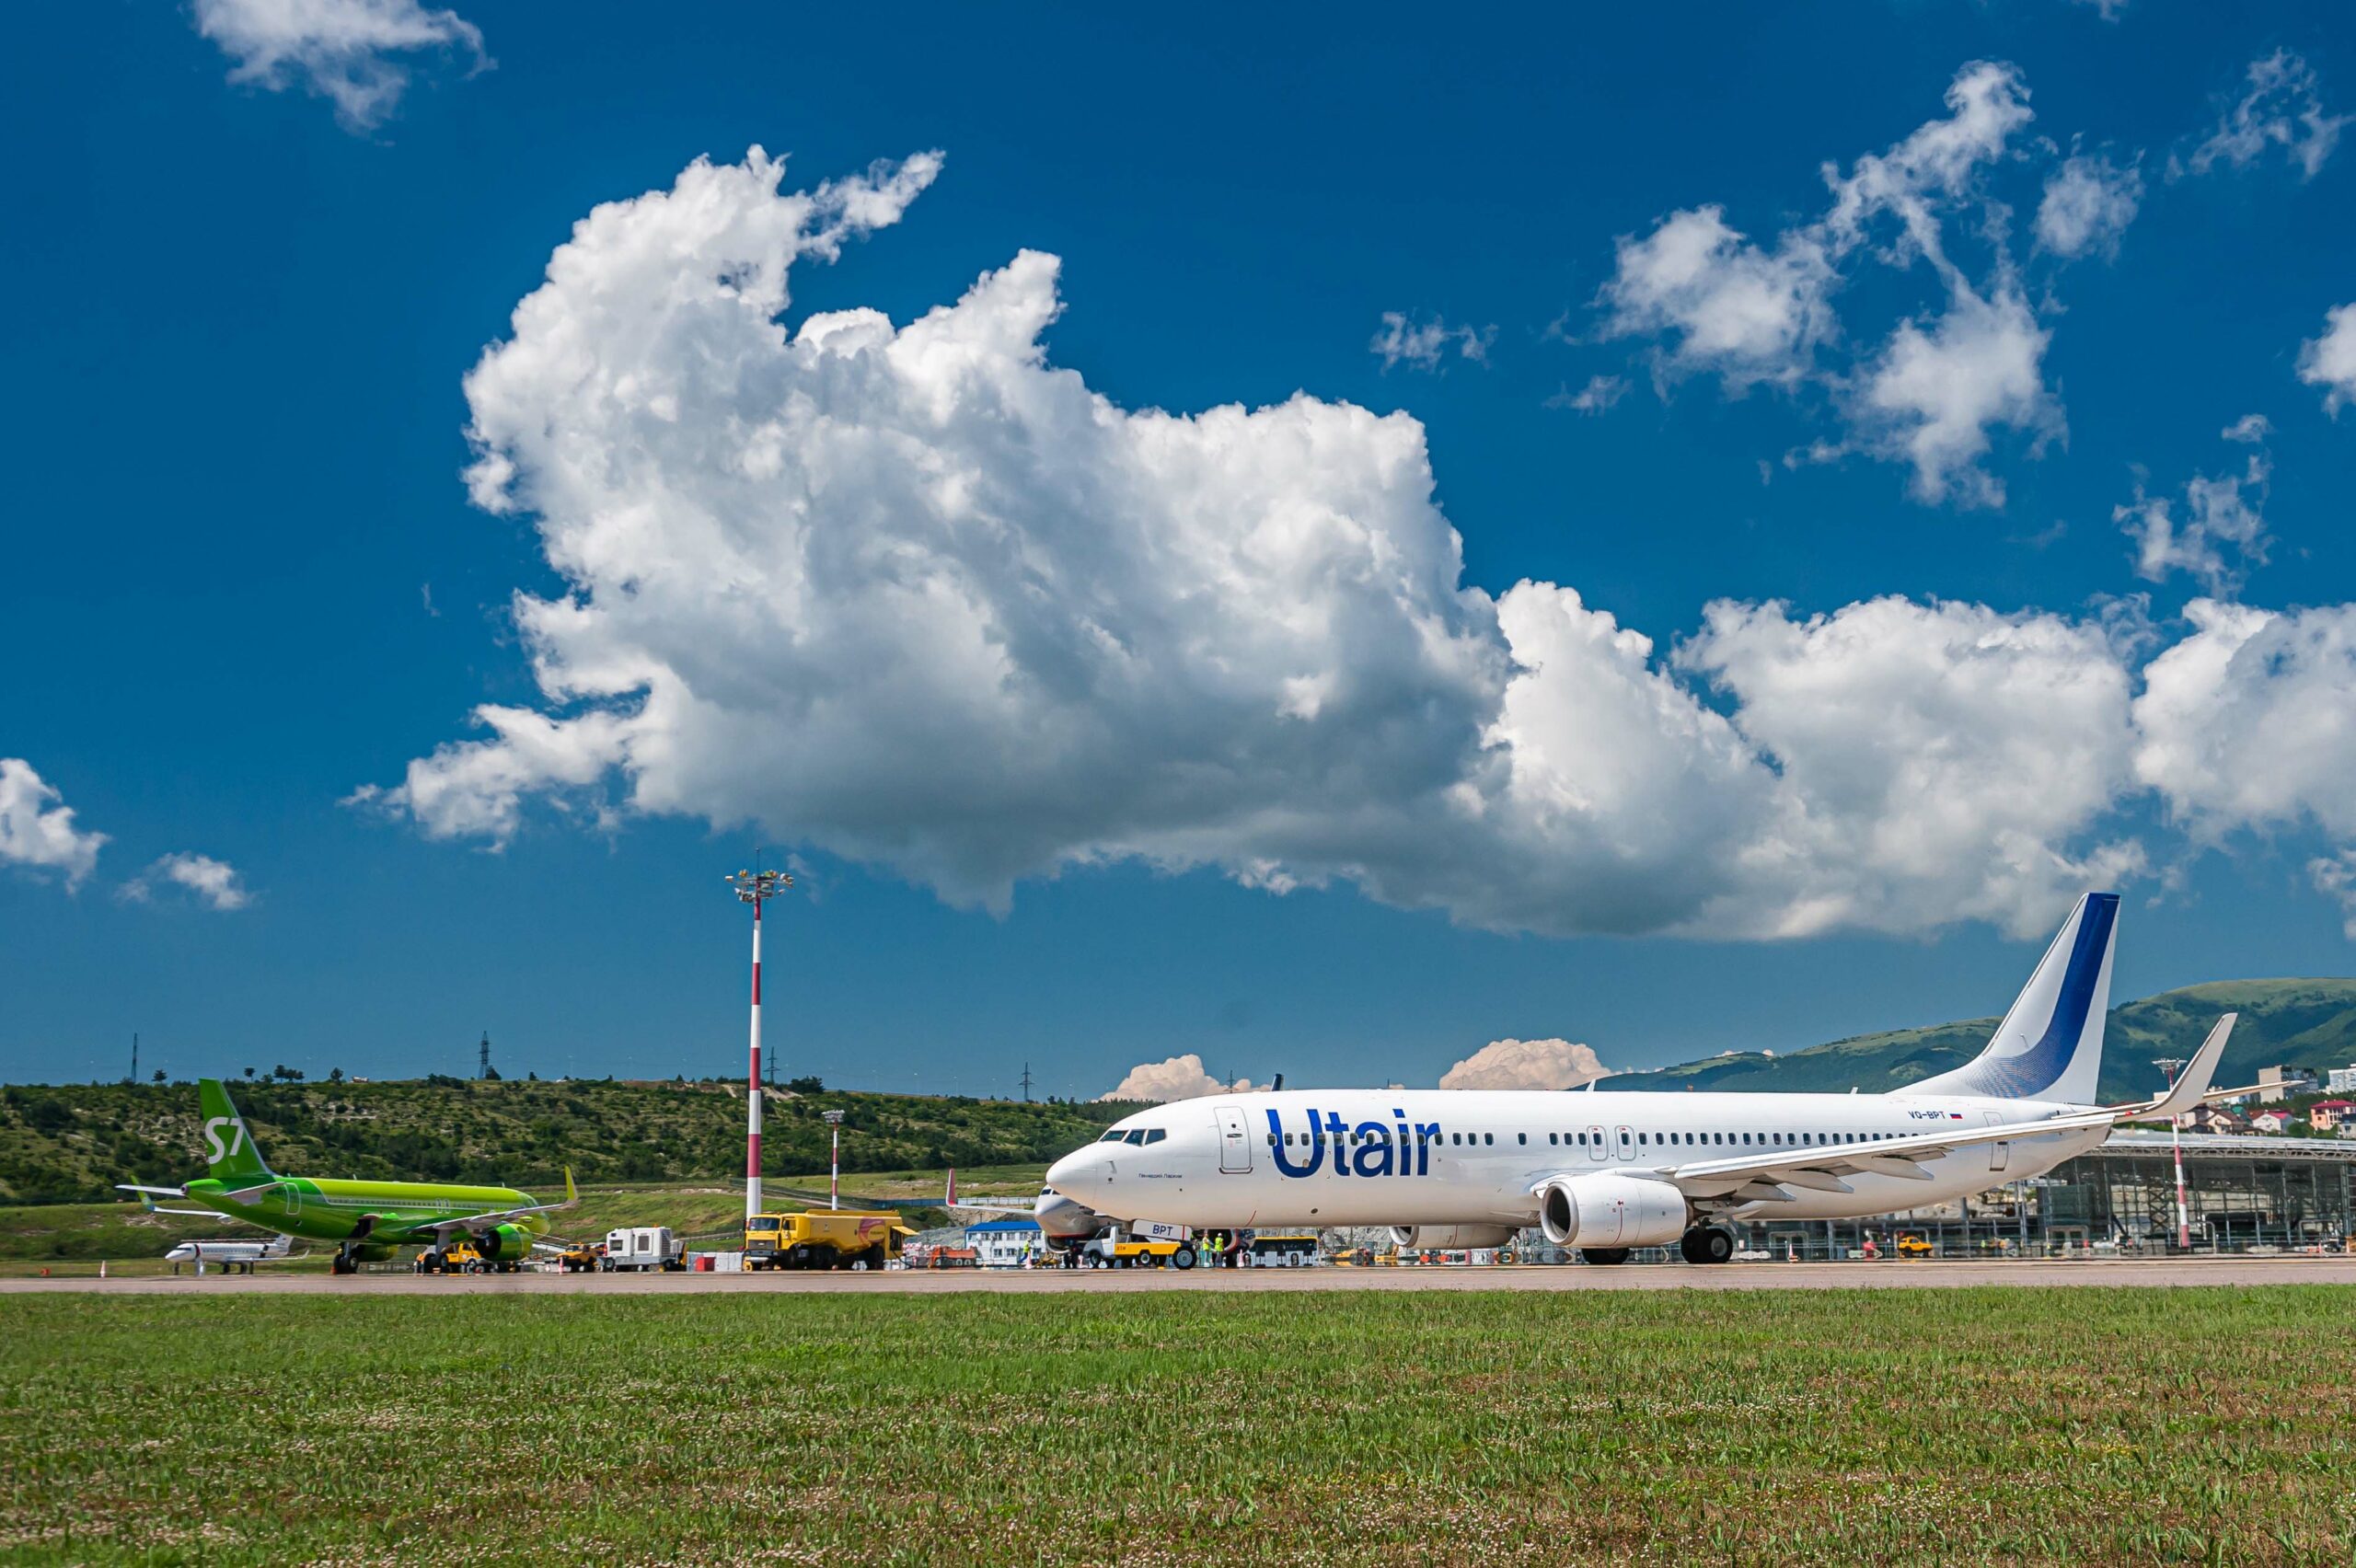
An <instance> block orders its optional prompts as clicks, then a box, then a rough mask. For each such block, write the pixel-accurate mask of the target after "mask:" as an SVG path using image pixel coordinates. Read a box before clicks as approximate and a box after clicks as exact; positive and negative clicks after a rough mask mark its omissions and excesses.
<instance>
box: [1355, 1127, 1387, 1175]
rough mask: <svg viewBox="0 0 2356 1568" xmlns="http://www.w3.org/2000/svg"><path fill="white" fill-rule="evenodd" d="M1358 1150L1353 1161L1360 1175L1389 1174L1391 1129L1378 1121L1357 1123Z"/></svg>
mask: <svg viewBox="0 0 2356 1568" xmlns="http://www.w3.org/2000/svg"><path fill="white" fill-rule="evenodd" d="M1358 1139H1359V1142H1358V1152H1357V1159H1356V1160H1355V1161H1354V1162H1353V1165H1352V1169H1354V1170H1356V1171H1357V1173H1358V1174H1359V1175H1361V1176H1388V1175H1390V1174H1391V1129H1390V1128H1388V1127H1386V1126H1384V1125H1383V1124H1381V1123H1380V1122H1360V1123H1359V1124H1358Z"/></svg>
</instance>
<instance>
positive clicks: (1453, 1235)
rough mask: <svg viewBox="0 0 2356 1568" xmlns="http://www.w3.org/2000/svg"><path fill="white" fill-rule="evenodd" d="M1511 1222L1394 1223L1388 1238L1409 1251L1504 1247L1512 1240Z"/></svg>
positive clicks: (1451, 1250) (1450, 1250)
mask: <svg viewBox="0 0 2356 1568" xmlns="http://www.w3.org/2000/svg"><path fill="white" fill-rule="evenodd" d="M1514 1233H1515V1227H1513V1226H1510V1225H1394V1226H1392V1228H1391V1239H1392V1240H1393V1241H1396V1242H1397V1243H1399V1245H1401V1246H1402V1247H1404V1248H1406V1249H1408V1250H1409V1251H1416V1252H1426V1251H1429V1252H1453V1251H1459V1250H1460V1249H1461V1250H1471V1249H1477V1248H1483V1247H1503V1246H1505V1245H1507V1243H1509V1242H1511V1241H1512V1240H1513V1239H1514Z"/></svg>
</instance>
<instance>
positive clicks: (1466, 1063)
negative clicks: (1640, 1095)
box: [1439, 1040, 1611, 1089]
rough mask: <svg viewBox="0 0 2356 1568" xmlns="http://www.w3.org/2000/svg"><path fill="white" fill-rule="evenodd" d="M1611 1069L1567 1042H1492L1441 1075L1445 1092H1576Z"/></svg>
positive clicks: (1591, 1053)
mask: <svg viewBox="0 0 2356 1568" xmlns="http://www.w3.org/2000/svg"><path fill="white" fill-rule="evenodd" d="M1609 1077H1611V1068H1609V1067H1607V1066H1604V1065H1603V1064H1602V1063H1601V1062H1600V1061H1599V1060H1597V1059H1596V1055H1595V1052H1594V1050H1593V1049H1592V1048H1591V1047H1588V1046H1586V1045H1579V1044H1575V1043H1572V1042H1570V1041H1568V1040H1492V1041H1490V1042H1489V1043H1487V1044H1486V1045H1484V1046H1482V1047H1481V1048H1480V1049H1479V1050H1478V1051H1475V1052H1473V1053H1472V1055H1469V1056H1467V1057H1465V1058H1464V1060H1462V1061H1461V1062H1459V1063H1457V1064H1456V1065H1455V1066H1452V1067H1450V1068H1449V1069H1448V1071H1447V1072H1445V1073H1443V1074H1441V1075H1440V1080H1439V1086H1440V1088H1442V1089H1576V1088H1577V1087H1578V1086H1579V1085H1580V1084H1583V1083H1586V1082H1588V1081H1589V1080H1590V1079H1593V1078H1609Z"/></svg>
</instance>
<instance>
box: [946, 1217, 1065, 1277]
mask: <svg viewBox="0 0 2356 1568" xmlns="http://www.w3.org/2000/svg"><path fill="white" fill-rule="evenodd" d="M965 1245H966V1246H968V1247H971V1248H972V1249H973V1250H974V1253H975V1257H976V1261H977V1262H980V1263H981V1265H982V1267H984V1268H986V1269H1011V1268H1020V1267H1022V1264H1023V1263H1024V1262H1026V1261H1028V1260H1029V1259H1030V1258H1032V1257H1033V1256H1034V1255H1035V1254H1037V1253H1038V1252H1040V1251H1042V1250H1043V1249H1044V1248H1045V1235H1044V1233H1043V1232H1041V1230H1040V1229H1039V1222H1038V1221H1037V1220H1035V1219H991V1220H985V1221H983V1222H982V1223H980V1224H978V1225H969V1226H967V1227H965Z"/></svg>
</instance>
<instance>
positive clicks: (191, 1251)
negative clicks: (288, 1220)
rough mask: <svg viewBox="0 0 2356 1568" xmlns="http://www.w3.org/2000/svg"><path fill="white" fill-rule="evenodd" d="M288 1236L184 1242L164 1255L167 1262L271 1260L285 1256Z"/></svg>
mask: <svg viewBox="0 0 2356 1568" xmlns="http://www.w3.org/2000/svg"><path fill="white" fill-rule="evenodd" d="M286 1248H287V1239H286V1238H285V1237H283V1236H275V1237H272V1238H271V1239H269V1240H267V1241H183V1242H181V1243H179V1245H178V1246H176V1247H174V1248H173V1249H172V1250H171V1251H168V1252H167V1253H165V1254H164V1261H165V1262H167V1263H271V1262H277V1261H279V1260H280V1259H282V1258H283V1257H285V1256H286Z"/></svg>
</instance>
